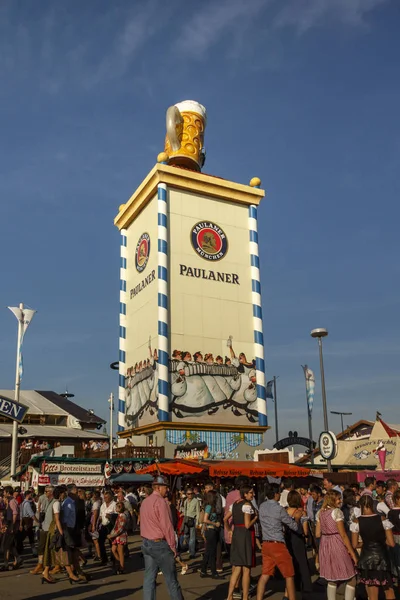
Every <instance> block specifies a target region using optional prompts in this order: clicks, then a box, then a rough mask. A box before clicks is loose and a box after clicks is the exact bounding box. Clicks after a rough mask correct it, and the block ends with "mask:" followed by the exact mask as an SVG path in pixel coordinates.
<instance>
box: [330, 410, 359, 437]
mask: <svg viewBox="0 0 400 600" xmlns="http://www.w3.org/2000/svg"><path fill="white" fill-rule="evenodd" d="M330 413H331V415H340V421H341V423H342V433H343V431H344V426H343V415H352V414H353V413H352V412H341V411H340V410H331V411H330Z"/></svg>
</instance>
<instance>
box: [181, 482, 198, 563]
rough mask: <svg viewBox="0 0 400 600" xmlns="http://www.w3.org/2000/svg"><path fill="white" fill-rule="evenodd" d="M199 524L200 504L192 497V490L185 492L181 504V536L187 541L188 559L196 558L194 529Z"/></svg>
mask: <svg viewBox="0 0 400 600" xmlns="http://www.w3.org/2000/svg"><path fill="white" fill-rule="evenodd" d="M199 524H200V502H199V500H198V499H197V498H196V497H195V496H194V492H193V489H191V488H189V489H188V490H187V492H186V500H185V502H184V503H183V523H182V527H183V534H184V536H185V537H186V538H187V539H188V540H189V557H190V558H196V527H197V526H198V525H199Z"/></svg>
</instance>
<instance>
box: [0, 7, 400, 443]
mask: <svg viewBox="0 0 400 600" xmlns="http://www.w3.org/2000/svg"><path fill="white" fill-rule="evenodd" d="M399 27H400V4H399V3H398V2H396V1H395V0H247V2H243V0H228V1H223V0H222V1H219V2H215V1H212V0H211V1H210V0H204V1H203V2H201V3H198V2H183V1H182V0H179V1H178V0H171V1H169V2H162V1H161V0H149V1H148V0H146V1H144V0H143V1H135V2H133V1H132V2H127V1H126V0H124V1H118V0H114V1H113V2H109V1H108V0H107V1H104V0H95V1H90V0H87V1H86V2H84V3H82V2H78V1H76V0H69V1H68V2H53V1H51V2H46V1H45V0H42V1H41V2H39V3H38V2H34V3H32V2H14V1H11V0H10V1H7V0H3V1H2V2H1V3H0V81H1V86H0V131H1V135H0V157H1V160H0V198H1V200H0V207H1V223H2V228H1V233H2V236H1V247H2V253H1V265H0V268H1V275H2V281H1V283H2V285H1V289H0V295H1V305H2V306H3V307H5V306H7V305H16V304H18V303H19V302H21V301H23V302H25V303H26V304H27V305H30V306H32V307H34V308H36V309H38V311H39V312H38V315H37V316H36V317H35V320H34V321H33V323H32V325H31V328H30V329H29V331H28V334H27V336H26V341H25V354H24V357H25V376H24V380H23V387H25V388H28V389H31V388H35V389H52V390H55V391H63V390H64V389H65V386H66V385H68V388H69V389H70V391H72V392H74V393H75V394H76V400H77V401H78V402H81V403H82V404H83V405H85V406H87V407H90V408H93V409H95V410H96V412H98V413H99V414H101V415H102V416H106V415H107V397H108V394H109V392H110V391H114V392H117V376H116V373H115V372H112V371H110V370H109V368H108V365H109V363H110V362H111V361H113V360H116V359H117V352H118V294H119V292H118V287H119V281H118V279H119V235H118V231H117V230H116V229H115V228H114V226H113V218H114V216H115V214H116V211H117V207H118V205H119V204H121V203H123V202H124V201H126V199H127V198H128V197H129V196H130V195H131V194H132V192H133V191H134V190H135V188H136V187H137V185H138V184H139V183H140V181H141V180H142V179H143V177H144V176H145V175H146V174H147V172H148V171H149V170H150V169H151V168H152V166H153V165H154V163H155V160H156V156H157V154H158V152H160V151H161V150H162V149H163V139H164V135H165V110H166V109H167V107H168V106H169V105H171V104H173V103H175V102H178V101H180V100H183V99H188V98H190V99H195V100H198V101H200V102H201V103H203V104H204V105H205V106H206V107H207V110H208V129H207V132H206V148H207V163H206V167H205V171H206V172H209V173H212V174H215V175H219V176H222V177H225V178H228V179H232V180H234V181H239V182H243V183H247V182H248V181H249V180H250V178H251V177H253V176H255V175H256V176H259V177H261V179H262V182H263V187H264V188H265V189H266V191H267V198H266V199H265V200H264V201H263V203H262V205H261V207H260V211H259V219H260V223H259V228H260V252H261V258H262V277H263V304H264V316H265V323H264V327H265V338H266V340H267V348H266V358H267V366H268V372H267V376H268V377H272V376H273V375H274V374H276V375H279V381H278V392H279V405H280V430H281V437H282V435H283V434H284V433H287V431H288V430H289V429H297V430H298V431H299V433H302V434H305V433H306V432H307V424H306V410H305V392H304V379H303V374H302V369H301V366H300V365H301V364H304V363H305V362H307V363H308V364H309V365H310V367H311V368H314V370H315V371H316V374H317V386H316V398H315V409H314V430H315V432H318V430H320V428H321V426H322V411H321V395H320V386H319V372H318V354H317V346H316V343H315V342H314V340H312V339H311V338H310V336H309V331H310V330H311V329H312V328H313V327H327V328H328V329H329V337H328V339H327V340H326V343H325V367H326V381H327V396H328V403H329V408H330V409H336V410H349V411H352V412H353V416H352V417H350V418H349V419H348V420H349V421H351V422H354V421H356V420H358V419H359V418H370V419H373V418H374V416H375V410H376V408H379V410H380V411H381V412H382V413H383V416H384V418H385V419H386V420H387V421H388V422H391V423H396V422H400V414H399V410H398V405H399V403H398V400H399V384H400V371H399V358H400V341H399V333H400V331H399V330H400V322H399V317H398V312H399V306H400V283H399V281H400V280H399V272H400V267H399V262H398V261H399V242H398V238H399V236H398V222H399V217H400V208H399V198H400V185H399V177H398V173H399V170H400V125H399V106H400V79H399V70H398V57H399V56H400V41H399V36H398V31H399ZM0 329H1V333H2V335H1V338H0V376H1V384H2V385H1V387H3V388H9V389H10V388H12V386H13V382H14V369H15V366H14V364H15V343H16V321H15V318H14V317H13V315H12V314H11V313H10V312H9V311H7V309H6V308H3V309H2V310H1V311H0ZM269 415H270V423H271V424H272V423H273V407H272V406H270V407H269ZM330 422H331V425H332V428H333V430H335V431H338V430H339V419H338V417H331V421H330ZM267 440H268V441H271V442H272V441H273V440H274V433H273V432H270V433H269V434H268V435H267Z"/></svg>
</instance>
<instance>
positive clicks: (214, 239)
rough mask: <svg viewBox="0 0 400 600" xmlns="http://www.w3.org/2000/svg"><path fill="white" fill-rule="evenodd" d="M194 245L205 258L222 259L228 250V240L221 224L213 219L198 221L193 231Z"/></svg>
mask: <svg viewBox="0 0 400 600" xmlns="http://www.w3.org/2000/svg"><path fill="white" fill-rule="evenodd" d="M191 240H192V246H193V248H194V250H195V251H196V252H197V254H198V255H199V256H201V257H202V258H204V259H205V260H221V258H224V256H225V254H226V253H227V251H228V240H227V237H226V235H225V232H224V230H223V229H221V227H219V225H216V224H215V223H212V222H211V221H201V222H200V223H196V225H195V226H194V227H193V228H192V232H191Z"/></svg>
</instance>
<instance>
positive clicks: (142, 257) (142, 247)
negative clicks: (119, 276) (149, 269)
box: [135, 233, 150, 273]
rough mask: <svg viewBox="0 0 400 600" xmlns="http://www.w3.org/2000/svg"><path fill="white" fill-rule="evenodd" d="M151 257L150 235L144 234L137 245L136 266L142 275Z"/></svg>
mask: <svg viewBox="0 0 400 600" xmlns="http://www.w3.org/2000/svg"><path fill="white" fill-rule="evenodd" d="M149 256H150V236H149V234H148V233H142V235H141V236H140V238H139V241H138V243H137V244H136V251H135V264H136V270H137V271H139V273H141V272H142V271H144V270H145V268H146V265H147V263H148V262H149Z"/></svg>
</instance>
